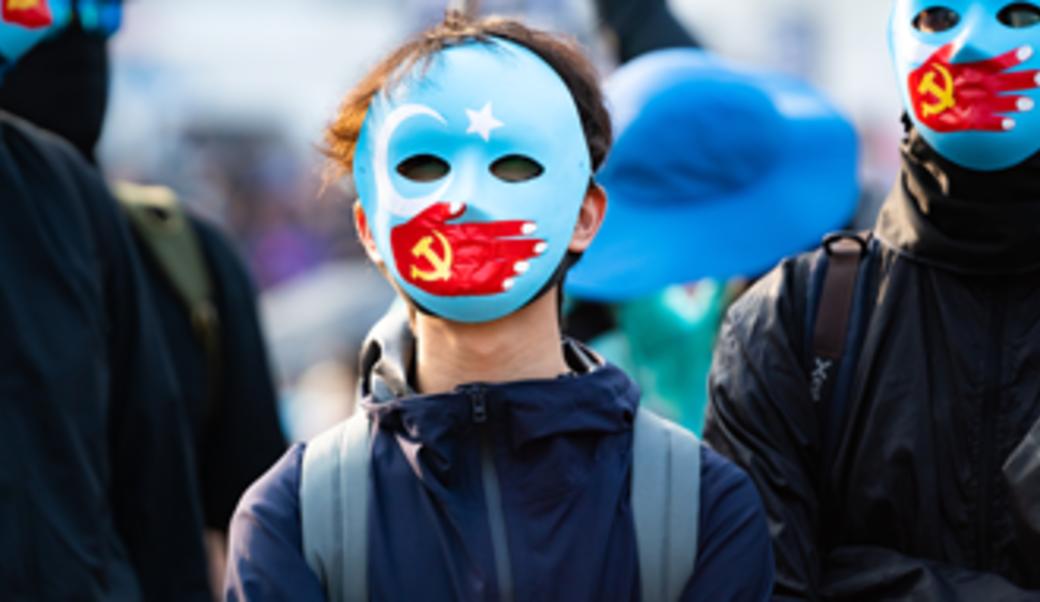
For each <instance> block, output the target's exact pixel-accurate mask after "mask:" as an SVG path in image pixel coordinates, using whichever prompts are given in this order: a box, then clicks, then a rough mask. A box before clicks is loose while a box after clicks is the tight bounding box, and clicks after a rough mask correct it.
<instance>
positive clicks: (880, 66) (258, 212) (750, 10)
mask: <svg viewBox="0 0 1040 602" xmlns="http://www.w3.org/2000/svg"><path fill="white" fill-rule="evenodd" d="M479 4H480V7H479V8H480V11H481V12H482V13H498V14H509V15H521V16H523V17H524V18H525V19H527V20H528V21H530V22H532V23H534V24H537V25H541V26H544V27H547V28H549V29H552V30H555V31H563V32H567V33H570V34H572V35H574V36H575V37H577V38H578V39H579V40H580V41H581V42H582V43H583V44H584V45H585V46H586V47H587V48H588V49H589V51H590V54H591V55H592V56H593V57H594V58H595V60H596V62H597V64H598V66H599V67H600V69H601V71H602V73H603V74H604V75H608V74H609V73H611V72H612V71H613V70H614V69H615V68H616V67H617V64H618V62H619V59H620V58H623V56H624V54H625V53H626V52H630V53H631V52H638V48H635V49H631V48H621V47H619V41H618V38H617V36H616V35H615V34H614V33H613V32H612V31H611V30H609V29H608V28H606V27H604V26H603V25H602V17H603V14H602V13H603V6H605V5H611V4H613V5H619V6H620V5H624V4H631V5H632V6H634V7H637V8H638V9H639V10H645V9H646V6H649V5H656V4H658V3H657V2H651V3H647V5H646V6H643V5H642V4H641V3H638V2H632V3H621V2H609V1H606V2H604V1H603V0H601V1H600V2H599V3H598V4H599V5H600V6H597V2H595V1H594V0H485V1H484V2H481V3H479ZM665 8H667V9H670V11H671V13H672V14H673V15H674V17H675V19H676V21H677V22H678V23H679V24H680V26H681V27H682V28H684V29H685V30H686V31H687V32H688V33H689V34H690V36H691V37H692V38H693V39H694V40H696V42H697V43H699V44H701V45H703V46H704V47H705V48H707V49H710V50H713V51H715V52H717V53H719V54H721V55H722V56H724V57H727V58H730V59H733V60H736V61H739V62H742V63H746V64H749V65H755V66H758V67H762V68H766V69H770V70H776V71H781V72H786V73H789V74H792V75H795V76H797V77H800V78H804V79H806V80H807V81H809V82H811V83H813V84H814V85H816V86H818V87H820V88H821V89H822V90H823V91H824V92H825V93H826V94H827V95H828V96H829V97H830V98H831V99H832V100H833V101H834V102H835V103H836V104H837V105H838V107H839V108H840V109H841V110H842V111H844V112H845V114H846V115H847V116H848V117H849V118H850V119H851V120H853V122H854V123H855V125H856V128H857V130H858V133H859V136H860V144H861V154H860V157H861V162H860V165H861V167H860V172H861V173H860V182H861V185H862V190H863V193H862V202H861V208H860V212H859V215H858V216H857V222H858V223H859V224H869V223H871V221H872V218H873V212H874V211H875V210H876V206H877V204H878V203H879V202H880V200H881V199H882V197H883V195H884V193H885V192H886V191H887V189H888V188H889V186H890V184H891V182H892V180H893V178H894V177H895V174H896V171H897V168H898V154H897V149H898V144H897V142H898V139H899V137H900V136H901V126H900V123H899V119H898V115H899V113H900V104H899V99H898V95H897V92H896V90H897V88H896V86H894V85H892V77H893V76H892V74H891V71H890V67H889V59H888V54H887V52H886V49H885V48H884V47H883V40H882V37H881V36H880V35H878V32H881V31H884V28H885V20H886V18H887V12H888V5H887V4H886V3H883V2H852V1H846V0H841V1H835V0H743V1H741V2H705V1H703V0H670V1H669V2H667V5H666V6H665ZM444 9H445V1H444V0H379V1H378V2H375V1H371V0H293V1H292V2H285V1H282V0H221V2H211V1H208V0H178V1H177V2H171V1H168V0H130V1H128V2H126V3H125V5H124V15H123V19H124V20H123V27H122V28H121V30H120V32H119V33H118V35H116V36H115V37H114V38H113V39H112V43H111V52H112V65H111V82H112V88H111V89H112V95H111V98H110V104H109V108H108V113H107V120H106V123H105V130H104V131H105V133H104V136H103V138H102V142H101V145H100V148H99V152H98V159H99V162H100V164H101V165H102V167H103V168H104V169H105V171H106V173H107V174H108V175H109V176H110V177H113V178H121V179H127V180H132V181H136V182H148V183H155V184H162V185H166V186H169V187H170V188H172V189H174V190H175V191H177V193H178V194H179V196H180V197H181V198H182V199H183V200H184V202H185V203H187V204H189V206H190V208H191V210H193V211H195V212H196V213H198V214H201V215H203V216H205V217H207V218H209V219H210V220H213V221H215V222H216V223H217V224H219V225H221V226H222V227H223V228H224V229H225V231H226V232H227V233H228V234H229V235H230V236H231V238H232V240H233V241H234V244H235V245H236V246H237V248H238V251H239V252H240V253H241V255H242V257H243V258H244V259H245V261H246V263H247V265H248V267H249V269H250V271H251V272H252V275H253V277H254V278H255V280H256V282H257V285H258V287H259V288H260V289H261V293H262V300H261V310H262V311H261V314H262V321H263V326H264V330H265V333H266V335H267V337H268V340H269V343H270V353H271V355H272V362H273V365H274V368H275V374H276V378H277V382H278V386H279V391H280V409H281V416H282V421H283V428H284V430H285V431H286V434H287V436H288V437H289V438H290V439H291V440H299V439H304V438H307V437H308V436H310V435H312V434H314V433H316V432H317V431H319V430H321V429H322V428H323V427H324V426H326V425H328V424H330V423H331V422H334V421H335V420H337V419H339V418H341V417H343V415H344V414H345V413H346V412H347V411H349V407H350V406H349V404H346V403H344V401H345V400H346V399H349V398H350V397H351V396H352V395H353V387H354V375H353V370H354V365H355V363H356V357H355V354H356V350H357V349H358V347H359V345H360V342H361V339H362V338H363V337H364V334H365V332H366V331H367V328H368V326H369V325H371V324H372V323H373V322H374V321H375V319H376V318H377V317H378V316H379V315H380V314H381V313H382V312H383V311H384V310H385V308H386V305H387V303H388V302H389V300H390V299H391V297H392V291H391V290H390V289H389V287H388V286H387V285H386V284H385V282H384V280H383V279H382V278H381V277H380V275H379V274H378V273H377V272H376V270H375V269H374V268H373V267H371V265H370V264H368V263H367V262H366V261H365V260H364V257H363V254H362V252H361V249H360V247H359V245H358V243H357V241H356V239H355V236H354V233H353V227H352V224H351V219H352V218H351V212H350V210H349V208H350V203H351V202H352V191H351V190H350V189H349V184H348V183H341V184H339V185H333V186H324V185H323V179H322V175H323V173H322V172H323V166H324V163H323V157H322V155H321V152H320V144H321V134H322V129H323V127H324V126H325V125H327V122H328V120H329V119H330V118H331V116H332V115H333V113H334V111H335V108H336V105H337V103H338V102H340V100H341V99H342V97H343V94H344V93H345V92H346V91H347V90H349V88H350V87H351V85H352V84H353V83H354V82H355V81H356V80H357V79H358V78H359V77H360V75H361V74H362V73H363V72H364V71H365V70H366V69H367V68H368V67H370V66H371V64H372V63H373V62H374V61H375V60H376V59H377V58H378V57H380V56H381V55H382V54H384V53H385V52H386V51H387V50H388V49H390V48H392V47H393V46H394V45H395V44H397V43H399V42H400V41H402V39H404V38H405V37H406V36H408V35H409V34H412V33H414V32H416V31H418V30H420V29H422V28H424V27H426V26H429V25H430V24H432V23H434V22H436V21H437V20H439V19H440V18H441V16H442V15H443V11H444ZM611 10H615V11H616V10H618V9H617V8H616V7H612V8H611ZM631 10H636V9H631ZM615 14H617V13H615ZM623 16H624V15H622V17H623ZM749 276H750V275H749Z"/></svg>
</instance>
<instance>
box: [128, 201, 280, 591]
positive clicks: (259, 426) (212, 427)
mask: <svg viewBox="0 0 1040 602" xmlns="http://www.w3.org/2000/svg"><path fill="white" fill-rule="evenodd" d="M188 220H189V222H190V223H191V227H192V229H193V230H194V232H195V235H196V238H197V240H198V241H199V247H200V249H201V251H202V254H203V258H204V261H205V262H206V267H207V269H208V270H209V276H210V278H211V280H212V282H213V301H214V303H215V305H216V311H217V316H218V320H219V336H220V350H219V352H218V353H219V366H218V367H217V370H218V371H219V374H211V373H210V369H209V366H208V358H207V356H206V352H205V349H204V347H203V345H202V343H201V342H200V341H199V339H198V337H196V336H195V333H194V331H193V330H192V324H191V316H190V315H189V313H188V311H187V308H186V307H185V305H184V303H183V302H182V301H181V299H180V298H179V297H178V295H177V291H176V290H174V288H173V287H172V286H171V285H170V281H169V279H168V278H167V277H166V276H165V272H164V271H163V269H162V267H161V266H160V265H159V264H158V263H157V262H156V261H155V260H154V259H153V256H152V255H151V254H150V253H149V252H148V249H147V247H146V245H144V244H143V243H142V244H139V245H138V249H139V250H140V253H141V255H143V256H144V263H145V268H146V270H145V272H146V280H147V282H148V283H149V285H150V287H149V288H150V292H151V295H152V298H153V299H154V300H155V308H156V313H157V314H158V316H159V321H160V323H161V324H162V327H163V328H162V330H163V335H164V338H165V340H166V345H167V350H168V351H169V354H170V358H171V360H172V362H173V369H174V374H175V375H176V378H177V383H178V385H179V386H180V389H181V393H182V398H183V399H184V403H185V408H186V410H187V415H188V421H189V425H190V427H191V428H190V433H191V439H192V442H193V443H194V449H195V460H196V466H197V470H198V477H199V494H200V496H201V500H202V510H203V517H204V519H205V524H206V526H207V527H209V528H211V529H216V530H219V531H226V530H227V528H228V523H230V522H231V513H232V512H234V510H235V505H236V504H237V503H238V499H239V498H240V497H241V496H242V493H243V492H244V491H245V490H246V488H247V487H249V485H250V483H252V482H253V481H255V480H256V479H257V478H258V477H259V476H260V475H261V474H263V473H264V471H265V470H267V468H268V467H269V466H270V465H271V464H274V462H275V461H276V460H277V459H278V458H279V456H281V455H282V452H284V451H285V447H286V445H285V439H284V437H283V436H282V432H281V428H280V425H279V420H278V408H277V394H276V392H275V386H274V380H273V379H272V376H271V369H270V365H269V363H268V358H267V346H266V345H265V343H264V339H263V335H262V334H261V332H260V321H259V318H258V316H257V307H256V288H255V287H254V286H253V282H252V279H251V278H250V277H249V273H248V272H247V271H246V268H245V266H244V265H243V264H242V261H241V260H240V259H239V257H238V255H237V254H236V253H235V250H234V249H233V248H232V246H231V242H230V241H229V240H228V238H227V237H226V236H224V235H223V234H222V233H221V232H220V231H218V230H217V229H216V228H215V227H214V226H212V225H210V224H208V223H207V222H205V221H203V220H201V219H199V218H197V217H195V216H191V215H189V216H188ZM211 379H212V381H211ZM211 383H212V386H211ZM217 585H218V586H219V584H217Z"/></svg>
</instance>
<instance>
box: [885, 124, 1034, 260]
mask: <svg viewBox="0 0 1040 602" xmlns="http://www.w3.org/2000/svg"><path fill="white" fill-rule="evenodd" d="M901 152H902V159H903V167H902V170H901V172H900V175H899V181H898V182H897V183H896V186H895V189H894V190H893V191H892V194H891V195H890V196H889V198H888V200H887V201H886V203H885V207H884V208H883V209H882V211H881V215H880V217H879V218H878V225H877V232H878V235H879V236H881V237H882V238H883V239H885V240H887V241H888V242H889V243H891V244H893V245H895V246H896V247H898V248H900V249H902V250H903V251H904V252H906V253H907V254H909V255H911V256H913V257H915V258H917V259H919V260H921V261H925V262H927V263H932V264H935V265H940V266H942V267H944V268H948V269H952V270H955V271H960V272H965V273H977V274H1014V273H1021V272H1025V271H1030V270H1033V269H1037V268H1040V154H1037V155H1034V156H1033V157H1031V158H1030V159H1027V160H1026V161H1024V162H1022V163H1020V164H1018V165H1016V166H1014V167H1011V168H1008V169H1003V170H1000V171H976V170H972V169H967V168H964V167H961V166H959V165H957V164H955V163H952V162H950V161H949V160H947V159H945V158H943V157H942V155H940V154H939V153H937V152H936V151H935V150H934V149H933V148H932V147H930V146H929V145H928V143H927V142H925V141H924V139H923V138H922V137H921V136H920V134H918V132H917V131H916V130H915V129H914V128H913V127H912V126H909V124H908V127H907V137H906V139H905V140H904V141H903V145H902V148H901Z"/></svg>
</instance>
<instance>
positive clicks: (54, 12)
mask: <svg viewBox="0 0 1040 602" xmlns="http://www.w3.org/2000/svg"><path fill="white" fill-rule="evenodd" d="M69 1H70V0H0V78H2V77H3V74H4V71H5V70H6V69H7V68H8V67H10V66H11V65H13V64H14V62H15V61H17V60H18V59H19V58H20V57H21V56H22V55H24V54H25V53H26V52H29V49H31V48H32V47H33V46H35V45H36V44H38V43H39V42H41V41H42V40H44V39H46V38H47V36H49V35H52V34H53V33H54V32H56V31H58V30H59V29H61V28H62V27H64V26H65V25H67V24H68V22H69V21H70V20H71V18H72V11H71V9H70V7H69Z"/></svg>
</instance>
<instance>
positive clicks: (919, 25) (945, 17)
mask: <svg viewBox="0 0 1040 602" xmlns="http://www.w3.org/2000/svg"><path fill="white" fill-rule="evenodd" d="M960 21H961V16H960V15H958V14H957V11H955V10H953V9H952V8H947V7H945V6H933V7H931V8H926V9H924V10H922V11H921V12H919V13H917V16H916V17H914V27H915V28H916V29H917V31H920V32H922V33H941V32H944V31H949V30H951V29H953V28H954V27H956V26H957V24H958V23H960Z"/></svg>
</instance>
